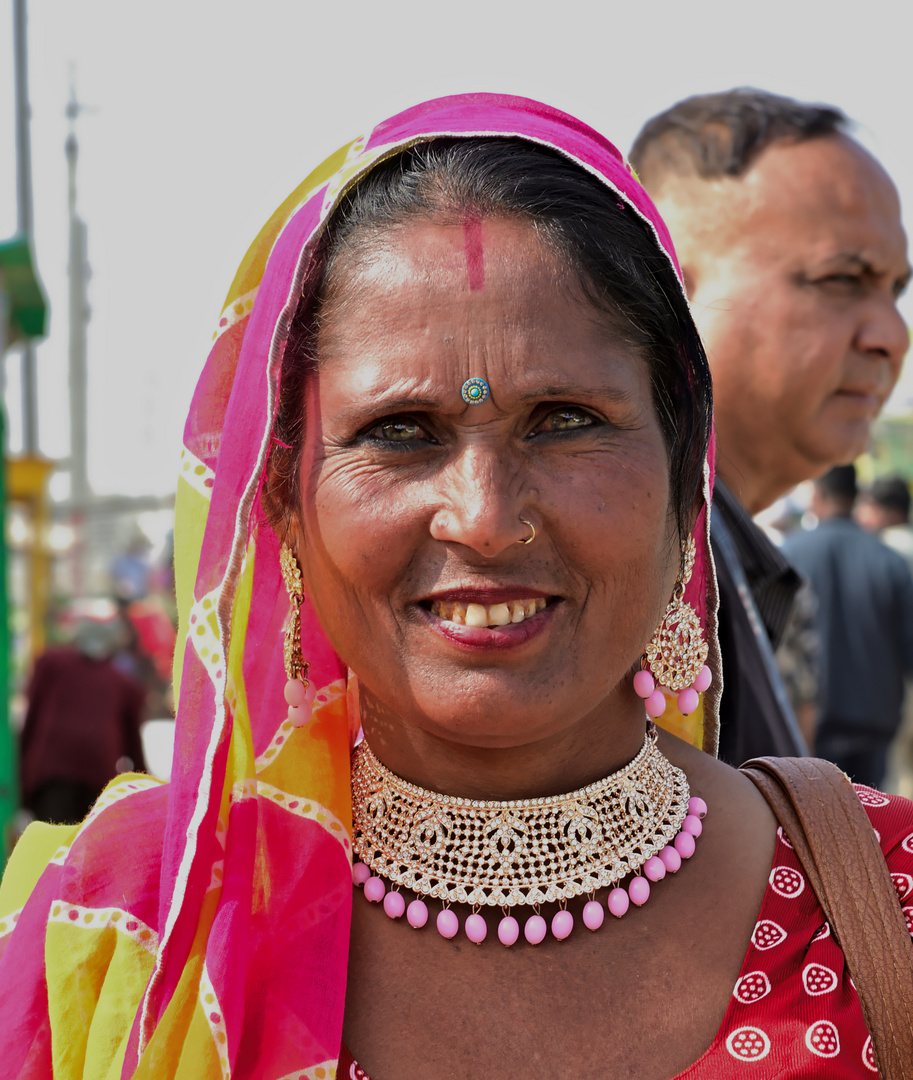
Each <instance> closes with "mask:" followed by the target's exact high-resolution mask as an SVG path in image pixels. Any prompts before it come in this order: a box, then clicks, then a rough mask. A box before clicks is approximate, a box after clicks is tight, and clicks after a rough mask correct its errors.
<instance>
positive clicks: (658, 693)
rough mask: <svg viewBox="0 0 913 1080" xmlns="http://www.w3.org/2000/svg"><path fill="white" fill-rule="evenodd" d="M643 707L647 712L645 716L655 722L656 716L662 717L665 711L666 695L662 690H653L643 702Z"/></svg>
mask: <svg viewBox="0 0 913 1080" xmlns="http://www.w3.org/2000/svg"><path fill="white" fill-rule="evenodd" d="M644 707H645V708H646V710H647V716H650V717H652V718H653V719H654V720H655V719H656V718H657V716H662V715H663V713H664V712H665V711H666V695H665V694H664V693H663V692H662V690H654V691H653V693H652V694H651V695H650V696H649V697H648V698H647V700H646V701H645V702H644Z"/></svg>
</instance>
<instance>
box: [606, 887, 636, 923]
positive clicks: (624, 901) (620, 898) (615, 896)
mask: <svg viewBox="0 0 913 1080" xmlns="http://www.w3.org/2000/svg"><path fill="white" fill-rule="evenodd" d="M630 904H631V899H630V897H629V896H628V894H627V893H626V892H625V890H624V889H613V890H612V891H611V892H610V893H609V899H608V900H607V901H606V907H607V908H608V909H609V911H611V913H612V914H613V915H614V916H615V918H616V919H620V918H621V917H622V915H624V913H625V912H626V911H627V910H628V908H629V906H630Z"/></svg>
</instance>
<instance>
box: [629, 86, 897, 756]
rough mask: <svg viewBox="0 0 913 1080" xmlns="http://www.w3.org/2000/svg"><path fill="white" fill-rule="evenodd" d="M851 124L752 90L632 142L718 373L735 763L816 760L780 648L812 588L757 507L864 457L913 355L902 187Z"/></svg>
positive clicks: (728, 740)
mask: <svg viewBox="0 0 913 1080" xmlns="http://www.w3.org/2000/svg"><path fill="white" fill-rule="evenodd" d="M849 126H850V125H849V122H848V120H847V118H846V117H845V116H844V114H843V113H842V112H841V111H840V110H839V109H836V108H833V107H830V106H826V105H808V104H803V103H800V102H797V101H793V100H791V99H789V98H784V97H780V96H778V95H775V94H770V93H767V92H765V91H761V90H752V89H737V90H731V91H728V92H724V93H716V94H707V95H702V96H698V97H692V98H689V99H687V100H685V101H681V102H679V103H678V104H676V105H673V106H672V107H671V108H670V109H668V110H667V111H666V112H663V113H661V114H660V115H658V116H656V117H654V118H653V119H652V120H650V121H649V122H648V123H647V124H646V125H645V126H644V128H643V130H642V131H641V133H640V134H639V135H638V137H637V139H636V140H635V142H634V146H633V147H632V149H631V155H630V157H631V162H632V164H633V165H634V167H635V168H636V169H637V172H638V174H639V176H640V179H641V182H642V183H643V184H644V186H645V187H646V188H647V190H648V192H649V193H650V195H651V196H652V198H653V200H654V202H655V203H656V205H657V207H658V209H659V211H660V213H661V214H662V216H663V218H664V219H665V221H666V222H667V224H668V226H669V231H670V232H671V234H672V237H673V240H674V242H675V246H676V249H677V251H678V255H679V258H680V260H681V265H682V270H683V273H684V279H685V286H686V289H687V292H688V296H689V299H690V300H691V304H692V308H693V311H694V314H695V318H696V320H697V322H698V327H699V329H700V331H701V336H702V338H703V340H704V343H705V346H706V348H707V353H708V357H709V360H710V367H711V370H712V372H713V384H714V408H715V421H714V422H715V428H716V439H717V444H716V445H717V459H716V468H717V481H716V486H715V488H714V496H713V551H714V557H715V560H716V566H717V572H718V574H719V586H720V644H721V648H722V651H723V659H724V666H725V669H726V672H727V679H726V688H725V692H724V694H723V699H722V704H721V712H720V720H721V732H720V756H721V757H722V758H724V760H727V761H731V762H734V763H738V762H740V761H743V760H745V759H746V758H749V757H752V756H755V755H763V754H797V753H802V752H803V751H804V747H803V745H802V738H801V736H800V734H799V730H798V727H797V725H796V722H795V717H794V715H793V712H792V709H791V707H790V705H789V702H788V701H787V695H786V693H785V690H784V687H783V684H782V681H781V679H780V677H779V675H778V673H777V670H776V666H775V662H774V656H773V651H772V650H774V649H776V648H777V645H778V644H779V643H780V641H781V639H782V636H783V634H784V631H785V629H786V627H787V625H788V622H789V618H790V611H791V608H792V606H793V603H794V597H795V594H796V591H797V590H798V588H799V578H798V576H797V575H796V574H795V572H794V571H793V570H792V568H791V567H790V566H789V564H788V562H786V561H785V560H784V558H783V557H782V555H781V554H780V552H778V551H777V549H776V548H775V547H774V546H773V544H771V543H770V541H769V540H768V539H767V537H766V536H764V534H763V533H762V532H761V530H760V529H758V528H757V527H756V526H755V525H754V524H753V522H752V521H751V517H750V515H752V514H756V513H758V512H759V511H761V510H763V509H764V508H766V507H768V506H770V504H771V503H773V502H774V501H775V500H776V499H777V498H778V497H779V496H781V495H783V494H784V493H785V492H787V491H788V490H789V489H791V488H792V487H794V486H795V485H796V484H798V483H799V482H800V481H803V480H808V479H811V478H813V477H816V476H820V475H821V474H822V473H823V472H825V471H826V470H827V469H828V468H829V467H831V466H832V465H836V464H840V463H845V462H848V461H853V460H854V459H855V458H856V457H857V456H858V455H859V453H861V452H862V451H863V450H864V449H865V447H866V444H867V442H868V438H869V428H870V425H871V422H872V420H873V419H874V418H875V416H876V415H877V414H878V412H879V410H880V409H881V406H882V405H883V404H884V402H885V400H886V398H887V397H888V395H889V393H890V392H891V389H892V388H893V386H894V384H895V382H896V381H897V377H898V375H899V373H900V367H901V362H902V360H903V356H904V353H905V352H906V349H907V345H908V335H907V330H906V326H905V325H904V322H903V319H902V318H901V316H900V314H899V312H898V310H897V307H896V302H897V299H898V297H899V296H900V294H901V292H902V291H903V289H904V287H905V285H906V283H907V280H908V278H909V274H910V268H909V264H908V261H907V242H906V237H905V235H904V230H903V228H902V226H901V220H900V204H899V201H898V197H897V192H896V190H895V188H894V185H893V184H892V182H891V180H890V178H889V177H888V175H887V174H886V173H885V171H884V169H882V167H881V166H880V165H879V164H878V162H877V161H876V160H875V159H874V158H873V157H872V156H871V155H870V154H869V153H868V152H867V151H866V150H864V149H863V148H862V146H860V145H859V144H858V143H857V142H855V141H854V140H853V139H851V138H850V137H849V135H848V134H847V130H848V128H849ZM736 657H737V658H738V663H735V662H734V661H735V658H736Z"/></svg>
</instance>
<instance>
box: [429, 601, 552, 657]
mask: <svg viewBox="0 0 913 1080" xmlns="http://www.w3.org/2000/svg"><path fill="white" fill-rule="evenodd" d="M557 608H558V601H557V600H553V601H551V602H549V601H547V600H546V598H545V597H544V596H540V597H535V598H530V599H514V600H509V601H502V602H501V603H497V604H478V603H473V602H466V601H461V600H433V601H432V602H431V604H430V608H428V607H424V606H422V605H420V606H419V611H420V612H421V613H422V615H423V616H424V617H425V618H426V619H427V620H428V622H429V623H430V625H431V627H432V628H433V629H434V630H436V631H437V632H438V633H439V634H441V635H442V636H443V637H446V638H448V639H449V640H450V641H453V642H456V643H457V644H459V645H463V646H466V647H469V648H474V649H510V648H515V647H516V646H518V645H522V644H524V643H525V642H527V641H529V640H530V639H531V638H533V637H536V636H537V635H538V634H540V633H541V632H542V631H543V630H544V629H545V628H546V626H548V624H549V623H550V622H551V621H552V618H553V617H554V614H555V611H556V610H557Z"/></svg>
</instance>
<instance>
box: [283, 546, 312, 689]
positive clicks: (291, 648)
mask: <svg viewBox="0 0 913 1080" xmlns="http://www.w3.org/2000/svg"><path fill="white" fill-rule="evenodd" d="M279 566H280V568H281V570H282V580H283V581H284V582H285V587H286V589H287V590H288V597H289V600H290V601H291V603H292V611H291V614H290V616H289V621H288V625H287V626H286V628H285V652H284V655H285V674H286V675H287V676H288V678H289V679H300V680H301V681H302V682H303V683H304V685H305V686H307V673H308V668H309V667H310V665H309V664H308V663H307V661H306V660H305V659H304V657H303V656H302V655H301V605H302V603H303V602H304V584H303V582H302V580H301V570H300V569H299V568H298V560H297V559H296V558H295V556H294V555H293V554H292V549H291V548H290V547H289V546H288V544H283V545H282V546H281V547H280V548H279Z"/></svg>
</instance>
